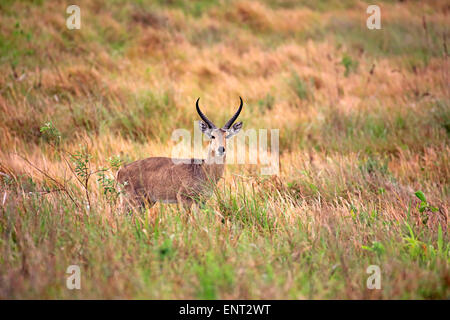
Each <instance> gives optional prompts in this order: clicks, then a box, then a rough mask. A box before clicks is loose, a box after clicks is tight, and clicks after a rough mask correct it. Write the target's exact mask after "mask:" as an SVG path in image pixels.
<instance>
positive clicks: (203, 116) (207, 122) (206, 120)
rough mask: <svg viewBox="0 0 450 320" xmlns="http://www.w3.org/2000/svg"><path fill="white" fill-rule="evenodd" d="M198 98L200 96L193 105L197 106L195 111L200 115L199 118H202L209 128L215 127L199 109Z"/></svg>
mask: <svg viewBox="0 0 450 320" xmlns="http://www.w3.org/2000/svg"><path fill="white" fill-rule="evenodd" d="M199 100H200V98H198V99H197V102H196V103H195V107H196V108H197V113H198V115H199V116H200V118H202V120H203V121H205V122H206V124H207V125H208V127H209V128H210V129H212V128H215V127H216V126H215V125H214V123H212V122H211V121H210V120H209V119H208V118H207V117H206V116H205V115H204V114H203V112H202V111H201V110H200V107H199V106H198V101H199Z"/></svg>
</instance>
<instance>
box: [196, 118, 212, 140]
mask: <svg viewBox="0 0 450 320" xmlns="http://www.w3.org/2000/svg"><path fill="white" fill-rule="evenodd" d="M198 127H199V128H200V131H201V132H202V133H204V134H206V135H207V136H208V137H209V138H211V129H210V128H209V127H208V125H207V124H206V123H204V122H203V121H199V122H198Z"/></svg>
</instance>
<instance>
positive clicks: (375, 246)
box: [361, 241, 386, 255]
mask: <svg viewBox="0 0 450 320" xmlns="http://www.w3.org/2000/svg"><path fill="white" fill-rule="evenodd" d="M361 248H362V249H364V250H367V251H370V252H374V253H376V254H378V255H381V254H383V253H384V252H385V251H386V249H385V248H384V246H383V244H382V243H381V242H378V241H373V242H372V245H371V246H361Z"/></svg>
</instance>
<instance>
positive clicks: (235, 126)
mask: <svg viewBox="0 0 450 320" xmlns="http://www.w3.org/2000/svg"><path fill="white" fill-rule="evenodd" d="M241 129H242V121H239V122H236V123H235V124H233V126H232V127H231V129H228V134H227V136H226V138H227V139H229V138H231V137H232V136H234V135H236V134H237V133H238V132H239V131H240V130H241Z"/></svg>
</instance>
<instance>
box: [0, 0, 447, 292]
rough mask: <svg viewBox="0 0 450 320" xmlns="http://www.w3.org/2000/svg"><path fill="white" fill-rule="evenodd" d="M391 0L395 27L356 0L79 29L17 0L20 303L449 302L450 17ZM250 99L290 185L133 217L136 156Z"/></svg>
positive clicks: (13, 189) (212, 10)
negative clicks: (123, 199)
mask: <svg viewBox="0 0 450 320" xmlns="http://www.w3.org/2000/svg"><path fill="white" fill-rule="evenodd" d="M377 3H378V4H379V6H380V8H381V24H382V29H381V30H368V29H367V28H366V19H367V17H368V14H367V13H366V8H367V6H368V5H369V4H372V3H369V2H365V1H356V0H354V1H353V0H349V1H338V0H330V1H312V0H298V1H294V0H280V1H275V0H264V1H259V2H257V1H232V0H229V1H226V0H223V1H219V0H216V1H206V0H198V1H187V0H186V1H183V0H171V1H162V0H159V1H146V0H140V1H135V2H133V3H128V2H126V1H122V0H114V1H106V0H95V1H84V0H83V1H82V0H80V1H77V3H76V4H78V5H79V6H80V8H81V29H80V30H69V29H67V28H66V18H67V17H68V14H66V7H67V6H68V5H69V3H64V2H61V1H43V0H41V1H9V0H8V1H1V2H0V73H1V76H0V298H1V299H6V298H12V299H22V298H33V299H36V298H39V299H61V298H63V299H80V298H94V299H96V298H107V299H116V298H126V299H129V298H132V299H144V298H145V299H146V298H149V299H219V298H221V299H412V298H418V299H445V298H447V299H448V298H450V267H449V262H450V244H449V233H448V231H449V229H448V218H449V200H450V184H449V182H450V181H449V180H450V179H449V177H450V166H449V163H450V145H449V141H450V139H449V138H450V92H449V91H450V89H449V88H450V87H449V60H448V38H449V27H450V24H449V19H448V14H449V6H448V2H447V1H444V0H443V1H430V2H425V1H377ZM70 4H71V3H70ZM238 96H242V97H243V99H244V103H245V104H244V110H243V112H242V114H241V116H240V120H241V121H243V122H244V129H249V128H254V129H258V128H268V129H271V128H274V129H280V172H279V174H278V175H273V176H263V175H261V174H260V170H259V166H258V165H251V164H245V165H230V166H228V167H227V169H226V171H225V175H224V177H223V179H222V180H221V181H220V183H219V184H218V186H217V189H216V190H215V193H214V195H213V197H212V198H211V199H210V200H209V201H208V202H207V204H206V205H205V206H204V207H202V208H200V209H196V210H194V212H193V213H192V215H190V216H186V214H185V213H184V212H183V211H179V209H178V207H177V206H174V205H162V204H157V205H156V206H154V207H153V208H151V209H147V210H145V211H144V212H139V211H136V212H133V213H132V214H125V213H124V210H123V208H121V207H120V204H119V202H118V201H117V192H118V189H117V188H116V183H115V180H114V175H115V172H116V171H117V168H118V166H119V165H120V164H122V163H126V162H130V161H134V160H137V159H142V158H145V157H149V156H170V155H171V151H172V148H173V146H174V145H175V143H176V142H175V141H172V140H171V134H172V132H173V130H175V129H177V128H185V129H188V130H190V131H191V132H193V130H194V121H195V120H198V115H197V114H196V112H195V100H196V99H197V97H201V100H202V104H201V105H202V108H203V110H204V111H205V113H206V114H207V115H208V117H209V118H211V119H212V120H214V121H215V122H217V123H224V122H225V121H226V119H227V118H228V117H230V115H232V113H233V112H234V111H235V110H236V107H237V105H238ZM205 143H206V142H205ZM70 265H79V266H80V270H81V290H68V289H67V288H66V279H67V277H68V276H69V275H68V274H67V273H66V269H67V268H68V266H70ZM370 265H378V266H379V267H380V269H381V274H382V278H381V289H380V290H369V289H368V288H367V287H366V280H367V278H368V277H369V276H370V274H368V273H367V272H366V269H367V267H368V266H370Z"/></svg>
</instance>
